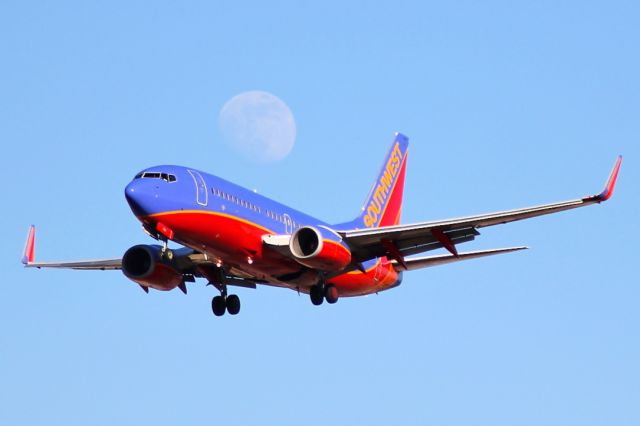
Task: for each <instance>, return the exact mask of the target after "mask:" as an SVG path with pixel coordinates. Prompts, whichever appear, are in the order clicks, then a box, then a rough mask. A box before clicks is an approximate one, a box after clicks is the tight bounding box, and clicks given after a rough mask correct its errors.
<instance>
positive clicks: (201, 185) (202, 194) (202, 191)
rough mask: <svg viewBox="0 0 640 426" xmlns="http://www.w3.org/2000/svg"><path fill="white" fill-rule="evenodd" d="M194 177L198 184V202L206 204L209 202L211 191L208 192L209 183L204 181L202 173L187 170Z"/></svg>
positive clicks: (194, 181)
mask: <svg viewBox="0 0 640 426" xmlns="http://www.w3.org/2000/svg"><path fill="white" fill-rule="evenodd" d="M187 171H188V172H189V174H190V175H191V177H192V178H193V183H194V184H195V185H196V202H197V203H198V204H200V205H201V206H206V205H207V203H208V202H209V193H208V192H207V184H206V183H205V181H204V178H203V177H202V175H201V174H200V173H198V172H196V171H195V170H187Z"/></svg>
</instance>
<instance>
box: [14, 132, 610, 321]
mask: <svg viewBox="0 0 640 426" xmlns="http://www.w3.org/2000/svg"><path fill="white" fill-rule="evenodd" d="M407 154H408V139H407V137H405V136H404V135H402V134H399V133H398V134H396V137H395V139H394V141H393V144H392V145H391V149H390V150H389V153H388V154H387V157H386V159H385V161H384V163H383V166H382V170H381V171H380V173H379V174H378V176H377V178H376V180H375V181H374V184H373V187H372V188H371V191H370V193H369V195H368V197H367V200H366V202H365V204H364V206H363V208H362V212H361V214H360V215H358V217H356V218H355V219H354V220H352V221H350V222H345V223H340V224H329V223H326V222H323V221H321V220H319V219H316V218H314V217H312V216H309V215H307V214H304V213H302V212H299V211H297V210H294V209H292V208H290V207H287V206H285V205H283V204H280V203H278V202H276V201H273V200H271V199H269V198H267V197H264V196H262V195H259V194H257V193H255V192H254V191H250V190H247V189H245V188H242V187H240V186H238V185H235V184H233V183H231V182H229V181H226V180H224V179H222V178H220V177H217V176H214V175H211V174H207V173H204V172H201V171H198V170H195V169H191V168H188V167H181V166H155V167H150V168H148V169H145V170H143V171H141V172H140V173H138V174H136V175H135V177H134V178H133V180H132V181H131V182H130V183H129V184H128V185H127V186H126V188H125V191H124V195H125V197H126V199H127V202H128V203H129V206H130V207H131V210H132V211H133V214H135V216H136V217H137V218H138V220H140V222H141V223H142V227H143V228H144V230H145V231H146V233H147V234H148V235H149V236H151V237H152V238H153V239H155V240H157V241H158V242H159V244H140V245H136V246H133V247H131V248H129V249H128V250H126V252H125V253H124V255H123V256H122V257H118V258H113V259H103V260H86V261H76V262H38V261H36V260H35V248H34V246H35V228H34V227H33V226H31V228H30V230H29V234H28V237H27V242H26V246H25V250H24V256H23V259H22V262H23V263H24V265H25V266H27V267H32V268H71V269H99V270H111V269H120V270H122V272H123V273H124V275H125V276H126V277H127V278H129V279H130V280H132V281H134V282H136V283H137V284H139V285H140V286H141V287H142V289H143V290H144V291H145V292H149V289H156V290H162V291H168V290H173V289H175V288H179V289H180V290H182V291H183V292H184V293H187V287H186V283H187V282H194V281H195V279H196V278H204V279H205V280H207V281H208V283H210V284H212V285H213V286H215V287H216V288H217V290H218V291H219V292H220V295H217V296H215V297H213V299H212V301H211V308H212V310H213V313H214V314H215V315H216V316H221V315H223V314H224V313H225V312H228V313H229V314H231V315H235V314H237V313H238V312H239V311H240V299H239V298H238V296H237V295H235V294H229V293H228V288H229V286H240V287H248V288H256V286H257V285H270V286H277V287H283V288H288V289H291V290H294V291H298V292H302V293H307V294H309V296H310V299H311V302H312V303H313V304H314V305H321V304H322V303H323V302H324V301H326V302H327V303H336V302H337V301H338V298H339V297H343V296H362V295H367V294H371V293H378V292H380V291H383V290H388V289H390V288H393V287H396V286H398V285H400V283H401V282H402V274H403V272H405V271H411V270H414V269H418V268H426V267H430V266H436V265H442V264H446V263H450V262H457V261H461V260H467V259H475V258H479V257H484V256H492V255H495V254H501V253H509V252H514V251H518V250H523V249H526V247H508V248H499V249H493V250H481V251H470V252H459V251H458V245H459V244H461V243H464V242H468V241H471V240H473V239H475V238H476V237H477V236H478V235H480V234H479V232H478V230H479V229H480V228H484V227H487V226H492V225H499V224H503V223H508V222H513V221H517V220H522V219H528V218H531V217H535V216H541V215H546V214H550V213H556V212H559V211H563V210H569V209H574V208H577V207H583V206H588V205H590V204H597V203H600V202H602V201H606V200H607V199H609V197H611V195H612V194H613V190H614V187H615V183H616V179H617V176H618V172H619V170H620V164H621V162H622V158H621V157H618V159H617V161H616V163H615V166H614V167H613V170H612V172H611V175H610V177H609V180H608V182H607V183H606V186H605V188H604V190H603V191H602V192H601V193H599V194H598V195H593V196H588V197H584V198H578V199H574V200H569V201H563V202H558V203H552V204H545V205H540V206H535V207H528V208H522V209H515V210H508V211H502V212H497V213H489V214H481V215H475V216H467V217H460V218H455V219H446V220H436V221H430V222H421V223H413V224H405V225H402V224H400V213H401V207H402V194H403V189H404V181H405V172H406V169H407ZM169 241H173V242H175V243H178V244H180V245H181V246H182V248H179V249H170V248H169V246H168V242H169ZM440 248H443V249H444V250H446V252H445V254H438V255H432V256H416V255H417V254H419V253H423V252H426V251H431V250H436V249H440Z"/></svg>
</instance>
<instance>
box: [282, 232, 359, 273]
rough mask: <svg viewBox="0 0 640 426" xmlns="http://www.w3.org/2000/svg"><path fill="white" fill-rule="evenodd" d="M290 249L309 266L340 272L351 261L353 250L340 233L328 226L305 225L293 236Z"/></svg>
mask: <svg viewBox="0 0 640 426" xmlns="http://www.w3.org/2000/svg"><path fill="white" fill-rule="evenodd" d="M289 250H290V251H291V254H293V257H294V258H295V260H296V261H297V262H298V263H300V264H302V265H304V266H307V267H309V268H313V269H318V270H321V271H331V272H338V271H341V270H343V269H344V268H345V267H347V265H349V263H351V250H350V249H349V247H348V246H347V245H346V244H345V243H344V242H343V241H342V238H341V237H340V235H338V234H336V233H335V232H333V231H331V230H329V229H326V228H315V227H312V226H304V227H302V228H300V229H298V230H297V231H296V232H294V233H293V235H292V236H291V241H290V242H289Z"/></svg>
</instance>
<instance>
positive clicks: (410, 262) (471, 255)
mask: <svg viewBox="0 0 640 426" xmlns="http://www.w3.org/2000/svg"><path fill="white" fill-rule="evenodd" d="M528 248H529V247H524V246H521V247H508V248H501V249H492V250H480V251H470V252H466V253H458V255H457V256H454V255H452V254H442V255H438V256H425V257H414V258H406V259H404V261H405V263H406V269H405V268H403V266H402V265H400V264H398V263H397V262H395V261H393V262H392V263H394V266H395V268H396V270H398V271H413V270H415V269H420V268H429V267H431V266H438V265H444V264H447V263H452V262H459V261H461V260H468V259H477V258H479V257H486V256H493V255H494V254H502V253H511V252H514V251H519V250H526V249H528Z"/></svg>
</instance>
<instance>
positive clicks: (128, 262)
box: [122, 244, 183, 291]
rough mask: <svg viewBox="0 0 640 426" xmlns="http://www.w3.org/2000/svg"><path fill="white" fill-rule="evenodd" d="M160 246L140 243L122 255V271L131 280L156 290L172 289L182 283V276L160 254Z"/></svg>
mask: <svg viewBox="0 0 640 426" xmlns="http://www.w3.org/2000/svg"><path fill="white" fill-rule="evenodd" d="M161 253H162V247H160V246H157V245H144V244H140V245H137V246H133V247H131V248H130V249H129V250H127V251H126V252H125V253H124V256H122V272H123V273H124V275H125V276H126V277H127V278H129V279H130V280H131V281H134V282H136V283H138V284H140V285H142V286H145V287H151V288H155V289H156V290H162V291H168V290H173V289H174V288H176V287H177V286H178V285H179V284H181V283H182V280H183V276H182V274H181V273H180V272H179V271H177V270H176V269H175V268H174V267H173V266H172V265H171V262H170V261H167V260H164V259H163V258H162V256H161Z"/></svg>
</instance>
